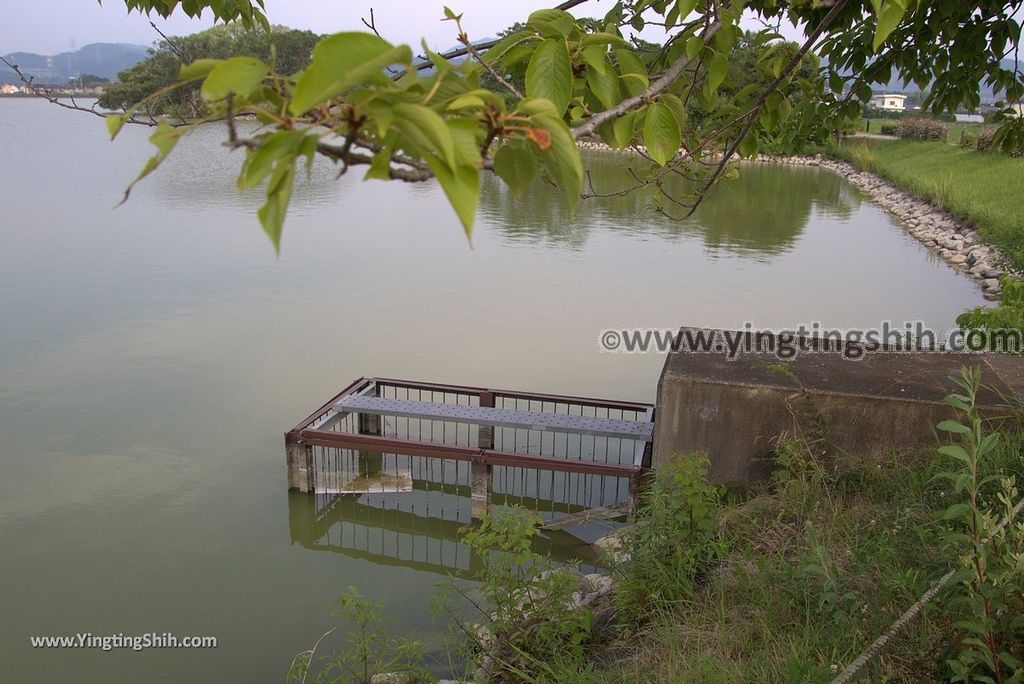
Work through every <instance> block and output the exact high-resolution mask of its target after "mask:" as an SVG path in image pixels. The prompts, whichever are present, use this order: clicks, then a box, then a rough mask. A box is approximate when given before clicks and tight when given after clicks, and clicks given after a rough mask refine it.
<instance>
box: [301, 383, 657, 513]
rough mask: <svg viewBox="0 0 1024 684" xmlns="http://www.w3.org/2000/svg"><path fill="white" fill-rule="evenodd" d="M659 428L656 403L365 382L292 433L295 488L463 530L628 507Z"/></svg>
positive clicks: (322, 407)
mask: <svg viewBox="0 0 1024 684" xmlns="http://www.w3.org/2000/svg"><path fill="white" fill-rule="evenodd" d="M653 420H654V406H653V405H651V404H643V403H636V402H626V401H614V400H605V399H591V398H586V397H573V396H563V395H553V394H541V393H535V392H523V391H513V390H499V389H490V388H483V387H467V386H461V385H443V384H437V383H426V382H414V381H409V380H397V379H392V378H360V379H359V380H356V381H355V382H353V383H352V384H351V385H349V386H348V387H346V388H345V389H344V390H342V391H341V392H339V393H338V394H337V395H336V396H334V397H332V398H331V399H330V400H329V401H327V402H326V403H325V404H323V405H322V406H321V407H320V408H319V409H317V410H316V411H314V412H313V413H312V414H311V415H309V416H308V417H307V418H306V419H305V420H303V421H302V422H300V423H299V424H298V425H296V426H295V427H294V428H293V429H291V430H290V431H288V432H287V433H286V434H285V448H286V453H287V464H288V486H289V489H292V490H297V491H299V492H307V493H311V494H314V495H316V497H324V496H327V497H331V498H332V499H334V498H336V497H342V498H346V497H348V496H349V495H351V496H352V497H353V498H356V499H358V500H360V501H363V502H369V501H370V500H376V501H378V502H381V505H382V506H387V507H389V508H394V509H395V510H407V509H408V512H409V513H415V514H416V515H421V516H425V517H433V518H439V519H442V520H450V521H452V522H460V523H469V522H471V521H472V520H473V519H476V518H479V517H480V516H481V515H483V514H484V513H485V512H486V511H488V510H490V509H491V508H492V507H493V506H510V505H516V506H525V507H527V508H530V509H532V510H534V511H537V512H538V513H540V514H541V516H542V517H543V518H544V519H545V520H546V521H554V520H556V519H559V518H566V517H567V516H572V515H577V516H578V515H580V514H581V512H583V511H586V510H587V509H595V508H601V509H613V510H622V511H626V510H627V509H628V508H630V506H631V505H632V503H633V502H634V501H635V495H636V493H637V491H638V488H639V484H640V478H641V476H642V474H643V473H644V472H645V470H646V469H648V468H649V467H650V460H651V446H652V439H653V431H654V423H653ZM417 492H420V493H423V492H434V493H436V494H435V495H431V496H424V495H423V494H420V495H419V496H415V494H416V493H417ZM415 501H419V502H420V503H419V508H420V509H421V510H418V511H414V510H412V508H414V507H415V505H414V503H413V502H415ZM431 502H433V503H432V504H431ZM431 505H433V507H434V509H435V510H425V509H429V508H430V507H431ZM445 509H447V512H445Z"/></svg>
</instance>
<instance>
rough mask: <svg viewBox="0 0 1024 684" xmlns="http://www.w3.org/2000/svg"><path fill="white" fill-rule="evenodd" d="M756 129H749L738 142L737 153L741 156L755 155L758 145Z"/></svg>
mask: <svg viewBox="0 0 1024 684" xmlns="http://www.w3.org/2000/svg"><path fill="white" fill-rule="evenodd" d="M759 142H760V141H759V140H758V135H757V131H750V133H748V134H747V136H746V137H745V138H743V141H742V142H740V146H739V153H740V155H741V156H743V157H746V158H748V159H749V158H751V157H755V156H757V150H758V145H759Z"/></svg>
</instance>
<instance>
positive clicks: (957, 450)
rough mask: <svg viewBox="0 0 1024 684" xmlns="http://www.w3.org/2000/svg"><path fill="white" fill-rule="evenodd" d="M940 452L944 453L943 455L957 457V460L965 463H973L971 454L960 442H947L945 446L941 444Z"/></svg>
mask: <svg viewBox="0 0 1024 684" xmlns="http://www.w3.org/2000/svg"><path fill="white" fill-rule="evenodd" d="M939 453H940V454H942V455H943V456H949V457H950V458H955V459H956V460H958V461H960V462H961V463H963V464H965V465H970V463H971V456H970V454H968V453H967V450H966V449H964V448H963V447H962V446H960V445H959V444H947V445H945V446H941V447H939Z"/></svg>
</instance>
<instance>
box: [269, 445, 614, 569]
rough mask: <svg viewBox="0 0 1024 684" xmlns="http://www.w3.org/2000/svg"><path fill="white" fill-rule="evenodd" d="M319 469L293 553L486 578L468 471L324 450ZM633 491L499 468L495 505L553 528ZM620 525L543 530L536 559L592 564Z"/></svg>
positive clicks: (299, 515)
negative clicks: (471, 543)
mask: <svg viewBox="0 0 1024 684" xmlns="http://www.w3.org/2000/svg"><path fill="white" fill-rule="evenodd" d="M314 464H315V465H314V469H315V471H316V472H315V480H316V492H315V493H303V492H298V491H291V492H289V495H288V518H289V531H290V534H291V541H292V543H293V544H296V543H297V544H301V545H302V546H304V547H306V548H307V549H310V550H314V551H332V552H335V553H342V554H345V555H347V556H350V557H354V558H360V559H364V560H370V561H372V562H374V563H377V564H380V565H400V566H405V567H409V568H414V569H417V570H424V571H429V572H434V573H441V574H454V575H456V576H459V577H463V578H467V579H468V578H472V577H473V576H474V575H475V574H476V573H477V572H478V571H479V569H480V559H479V558H476V557H474V555H473V554H472V553H471V552H470V550H469V548H468V547H467V546H466V545H465V544H463V543H462V542H461V540H460V538H461V534H462V532H463V531H464V529H465V528H466V527H467V526H471V525H474V524H476V523H478V522H479V516H480V513H481V510H480V508H479V505H480V502H479V500H474V497H473V491H472V484H471V482H472V472H471V471H472V465H471V464H470V463H469V462H468V461H457V460H452V459H444V458H437V457H426V456H410V455H405V454H391V453H380V452H373V451H358V450H352V449H338V448H325V447H316V448H315V449H314ZM628 487H629V483H628V480H627V479H626V478H618V477H610V476H597V475H585V474H578V473H563V472H551V471H543V470H537V469H527V468H516V467H511V466H494V468H493V473H492V480H491V485H490V490H489V492H488V496H487V499H488V501H489V504H488V506H489V509H490V510H491V511H492V512H496V511H501V510H503V509H507V508H509V507H512V506H516V507H521V508H526V509H529V510H532V511H535V512H536V513H538V514H539V515H540V517H541V518H542V519H544V520H552V519H555V518H558V517H561V516H564V515H566V514H572V513H578V512H580V511H583V510H585V509H588V508H595V507H598V506H615V505H620V504H622V503H624V502H626V501H628V498H629V488H628ZM615 525H617V523H612V522H600V523H587V524H582V525H577V526H574V527H571V528H568V529H569V531H563V530H542V531H541V532H540V534H538V535H537V537H535V539H534V551H535V552H537V553H539V554H541V555H543V556H546V557H548V558H550V559H551V560H552V561H555V562H556V563H576V562H581V561H582V562H584V563H589V564H593V563H594V562H596V556H595V554H594V552H593V550H592V548H591V547H590V546H589V543H590V542H592V541H593V540H594V539H596V538H597V537H598V536H601V535H602V534H604V533H606V532H607V530H608V528H609V527H610V526H615ZM588 567H589V566H588ZM591 569H592V568H591Z"/></svg>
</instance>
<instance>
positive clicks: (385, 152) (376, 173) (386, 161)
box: [363, 147, 394, 180]
mask: <svg viewBox="0 0 1024 684" xmlns="http://www.w3.org/2000/svg"><path fill="white" fill-rule="evenodd" d="M392 152H394V150H392V149H391V148H390V147H385V148H383V149H382V150H381V151H380V152H378V153H377V154H375V155H373V161H371V162H370V168H369V169H367V171H366V175H365V176H363V180H370V179H371V178H376V179H377V180H390V179H391V153H392Z"/></svg>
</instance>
